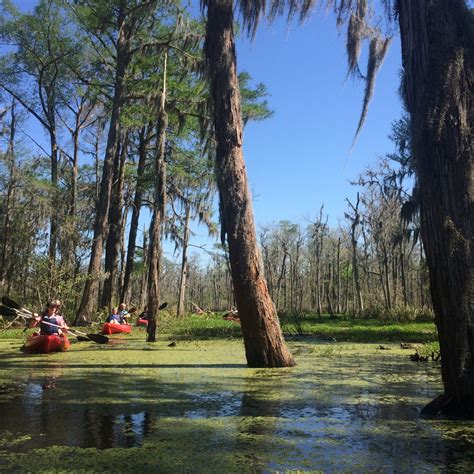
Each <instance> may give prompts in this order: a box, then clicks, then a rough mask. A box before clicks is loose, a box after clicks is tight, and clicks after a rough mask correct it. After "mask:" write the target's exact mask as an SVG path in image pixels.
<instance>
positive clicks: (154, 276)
mask: <svg viewBox="0 0 474 474" xmlns="http://www.w3.org/2000/svg"><path fill="white" fill-rule="evenodd" d="M166 67H167V55H166V54H165V59H164V72H163V91H162V93H161V101H160V110H159V114H158V124H157V132H156V154H155V198H154V204H153V217H152V220H151V225H150V249H149V254H148V285H147V288H148V295H147V313H148V326H147V339H146V340H147V342H155V341H156V318H157V315H158V307H159V306H160V270H161V225H162V222H163V218H164V214H165V208H166V162H165V146H166V129H167V127H168V114H167V113H166V74H167V71H166Z"/></svg>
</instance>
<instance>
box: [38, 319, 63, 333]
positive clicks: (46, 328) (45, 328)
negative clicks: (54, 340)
mask: <svg viewBox="0 0 474 474" xmlns="http://www.w3.org/2000/svg"><path fill="white" fill-rule="evenodd" d="M45 322H47V323H51V324H58V320H57V319H56V318H55V317H54V316H51V317H50V316H43V317H42V318H41V324H40V333H41V334H43V335H50V334H58V332H59V328H57V327H56V326H50V325H49V324H44V323H45Z"/></svg>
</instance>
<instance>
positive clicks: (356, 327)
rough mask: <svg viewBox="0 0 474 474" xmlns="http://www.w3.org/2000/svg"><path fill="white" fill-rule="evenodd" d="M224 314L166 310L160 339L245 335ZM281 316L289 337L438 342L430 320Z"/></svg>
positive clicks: (19, 333) (7, 335) (16, 334)
mask: <svg viewBox="0 0 474 474" xmlns="http://www.w3.org/2000/svg"><path fill="white" fill-rule="evenodd" d="M224 315H225V313H223V312H208V313H206V314H204V315H195V314H191V315H188V316H187V317H186V318H183V319H176V317H174V315H172V314H171V313H169V312H166V311H164V312H162V315H161V320H160V321H159V324H158V338H159V339H161V340H163V339H165V340H183V341H185V340H205V339H221V338H224V339H225V338H241V337H242V332H241V328H240V324H239V323H238V322H236V321H227V320H225V319H223V316H224ZM279 319H280V324H281V327H282V330H283V334H284V336H285V339H287V340H294V339H300V338H301V339H314V340H315V341H321V342H352V343H388V342H390V343H416V344H429V345H432V344H437V342H436V341H437V332H436V326H435V324H434V322H433V321H432V320H428V319H426V320H425V319H423V320H421V321H418V320H415V321H393V320H380V319H379V318H361V317H353V316H347V315H344V316H343V315H341V316H336V317H334V316H329V315H321V316H318V315H317V314H315V313H289V314H282V315H280V317H279ZM94 328H97V330H99V328H101V323H99V322H97V323H94V324H92V325H91V326H90V330H91V331H93V330H94ZM72 330H74V329H73V328H72ZM138 331H140V332H144V331H145V330H144V329H143V328H138V327H134V328H133V332H135V333H136V332H138ZM29 332H31V331H29ZM29 332H26V331H24V329H23V328H15V329H7V330H6V331H4V332H2V333H0V339H17V338H25V337H26V336H27V334H29Z"/></svg>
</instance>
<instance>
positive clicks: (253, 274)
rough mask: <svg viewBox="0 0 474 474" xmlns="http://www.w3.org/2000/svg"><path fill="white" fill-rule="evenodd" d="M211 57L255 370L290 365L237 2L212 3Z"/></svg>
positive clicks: (224, 182)
mask: <svg viewBox="0 0 474 474" xmlns="http://www.w3.org/2000/svg"><path fill="white" fill-rule="evenodd" d="M203 3H204V5H205V6H206V7H207V26H206V40H205V54H206V59H207V63H208V71H209V75H210V83H211V96H212V101H213V111H214V127H215V137H216V174H217V185H218V188H219V198H220V209H221V226H222V233H223V236H226V238H227V242H228V247H229V260H230V266H231V272H232V281H233V286H234V294H235V300H236V303H237V308H238V311H239V315H240V320H241V323H242V333H243V336H244V344H245V352H246V357H247V363H248V365H249V366H250V367H285V366H292V365H294V359H293V357H292V355H291V354H290V352H289V351H288V349H287V347H286V344H285V342H284V339H283V335H282V332H281V328H280V324H279V322H278V317H277V313H276V309H275V306H274V304H273V302H272V300H271V298H270V294H269V292H268V288H267V283H266V281H265V277H264V274H263V266H262V262H261V257H260V255H259V251H258V248H257V241H256V232H255V224H254V219H253V211H252V201H251V196H250V191H249V188H248V181H247V173H246V169H245V163H244V158H243V153H242V116H241V105H240V92H239V83H238V79H237V67H236V55H235V45H234V30H233V22H234V16H233V1H232V0H206V1H204V2H203Z"/></svg>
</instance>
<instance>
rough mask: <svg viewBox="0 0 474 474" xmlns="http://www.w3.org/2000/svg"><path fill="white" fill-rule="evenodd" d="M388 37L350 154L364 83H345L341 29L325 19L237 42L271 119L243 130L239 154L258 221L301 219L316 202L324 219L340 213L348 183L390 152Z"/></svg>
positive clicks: (395, 71) (393, 91)
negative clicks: (262, 90)
mask: <svg viewBox="0 0 474 474" xmlns="http://www.w3.org/2000/svg"><path fill="white" fill-rule="evenodd" d="M399 48H400V47H399V43H398V40H397V41H394V44H392V47H391V50H390V51H389V54H388V57H387V58H386V60H385V62H384V64H383V65H382V68H381V70H380V71H379V77H378V79H377V83H376V90H375V94H374V98H373V100H372V103H371V105H370V110H369V115H368V118H367V122H366V124H365V126H364V128H363V129H362V132H361V134H360V136H359V138H358V140H357V142H356V145H355V147H354V149H353V150H352V152H350V149H351V145H352V141H353V138H354V133H355V130H356V127H357V124H358V119H359V115H360V111H361V104H362V97H363V91H364V84H363V83H362V82H360V81H355V82H354V81H353V80H352V79H350V78H349V79H348V80H346V75H347V74H346V59H345V44H344V34H343V33H341V34H340V35H339V34H338V32H337V31H336V29H335V27H334V21H333V18H331V17H322V16H319V17H316V16H314V17H313V18H312V19H311V20H310V21H308V22H307V23H305V24H303V25H301V26H299V25H293V26H292V27H291V29H290V30H288V28H287V26H286V25H285V23H284V22H283V21H280V22H277V23H276V24H274V25H270V26H269V27H268V26H263V27H260V28H259V30H258V32H257V36H256V38H255V40H254V41H253V42H250V41H249V40H247V39H245V38H242V39H240V40H239V41H238V44H237V53H238V65H239V68H240V69H246V70H248V71H249V72H250V74H251V75H252V76H253V78H254V79H255V80H256V81H262V82H264V83H265V84H266V85H267V88H268V91H269V93H270V94H271V96H270V97H269V102H270V104H271V107H272V108H273V109H274V110H275V115H274V117H272V118H271V119H269V120H267V121H265V122H260V123H253V124H250V125H249V126H248V127H247V129H246V130H245V135H244V140H245V141H244V153H245V160H246V162H247V167H248V173H249V179H250V183H251V187H252V190H253V192H254V210H255V216H256V219H257V222H258V223H268V222H272V221H278V220H281V219H289V220H292V221H304V220H305V219H306V218H312V217H314V216H315V215H316V213H318V212H319V208H320V206H321V204H322V203H324V204H325V209H326V211H327V212H328V213H329V217H330V221H329V222H330V223H331V224H332V225H337V219H338V218H340V217H342V216H343V212H344V209H345V201H344V199H345V197H349V198H352V197H353V196H355V194H356V192H357V189H356V188H355V187H354V186H351V185H350V184H349V180H355V179H357V177H358V175H359V174H360V172H362V171H363V170H364V169H365V168H366V167H367V166H369V165H371V164H374V163H375V161H376V159H377V157H378V156H380V155H383V154H385V153H387V152H390V151H392V150H393V144H392V142H391V141H390V140H389V139H388V135H389V133H390V125H391V123H392V121H393V120H395V119H398V118H400V116H401V114H402V105H401V101H400V99H399V96H398V94H397V90H398V87H399V82H400V81H399V70H400V50H399Z"/></svg>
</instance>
